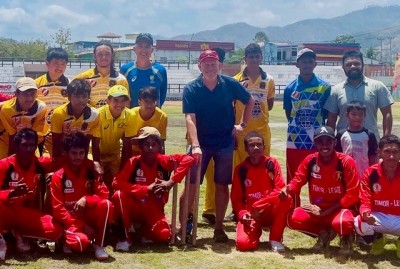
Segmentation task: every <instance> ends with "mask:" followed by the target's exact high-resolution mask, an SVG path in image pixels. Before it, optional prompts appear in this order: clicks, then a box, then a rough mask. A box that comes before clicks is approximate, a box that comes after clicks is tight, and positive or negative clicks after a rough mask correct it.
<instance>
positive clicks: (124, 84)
mask: <svg viewBox="0 0 400 269" xmlns="http://www.w3.org/2000/svg"><path fill="white" fill-rule="evenodd" d="M118 85H122V86H124V87H125V88H126V89H127V90H128V94H129V96H131V94H130V91H129V84H128V80H126V78H125V77H122V78H121V79H120V80H119V81H118Z"/></svg>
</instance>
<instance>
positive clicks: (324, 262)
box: [0, 102, 400, 269]
mask: <svg viewBox="0 0 400 269" xmlns="http://www.w3.org/2000/svg"><path fill="white" fill-rule="evenodd" d="M164 110H165V111H166V112H167V113H168V119H169V125H168V126H169V127H168V137H167V142H166V149H167V153H173V152H184V150H185V143H186V142H185V132H186V129H185V125H184V118H183V115H182V113H181V103H180V102H167V104H166V105H165V106H164ZM399 113H400V105H397V104H396V105H394V106H393V115H394V121H395V124H394V128H393V133H394V134H400V123H399V122H398V121H399V120H400V119H399V116H398V115H400V114H399ZM270 122H271V126H272V128H271V129H272V149H271V154H272V155H273V156H275V157H277V158H278V160H279V161H280V163H281V166H282V167H285V134H286V127H285V123H286V119H285V116H284V112H283V109H282V103H281V102H276V103H275V107H274V109H273V110H272V111H271V114H270ZM379 125H381V124H380V123H379ZM283 172H284V173H285V171H283ZM181 188H182V186H180V189H181ZM201 192H202V193H203V192H204V186H202V189H201ZM200 203H203V197H202V196H201V201H200ZM201 208H202V205H201ZM201 208H200V210H199V212H200V213H201ZM229 210H230V209H228V211H229ZM169 212H170V207H167V214H168V215H169ZM0 217H1V216H0ZM226 229H227V231H228V236H229V238H230V240H229V242H228V243H227V244H214V243H213V240H212V239H211V238H212V232H213V229H212V227H209V226H208V225H205V224H203V223H201V222H200V223H199V231H198V240H197V246H196V247H190V246H188V247H179V246H172V247H170V246H167V245H141V244H138V243H135V244H134V245H133V250H132V251H131V252H130V253H117V252H113V249H112V247H111V246H108V247H107V251H108V253H109V254H110V255H111V259H110V260H109V261H107V262H98V261H96V260H95V258H94V254H93V253H86V254H74V255H72V256H69V257H68V256H66V255H64V254H55V253H51V252H49V251H48V250H41V249H38V250H36V251H35V252H33V253H30V254H17V253H16V251H15V250H14V249H13V246H10V248H11V249H10V251H9V253H10V254H9V255H8V256H7V260H6V262H3V263H0V268H57V269H61V268H137V269H139V268H210V269H211V268H218V269H222V268H285V269H287V268H308V269H311V268H371V269H372V268H397V267H399V266H400V260H399V259H398V258H397V257H396V250H395V245H394V238H392V241H391V243H392V244H388V245H387V246H386V248H387V251H386V252H385V253H384V254H383V255H381V256H377V257H375V256H371V255H369V254H368V251H369V249H368V248H365V249H364V248H363V249H361V248H359V247H358V246H355V252H354V254H353V255H352V256H351V257H342V256H339V255H337V252H338V249H339V248H338V240H337V239H335V240H334V242H333V246H332V247H331V250H330V251H329V252H326V253H322V254H316V253H313V252H312V250H311V249H310V248H311V246H312V245H313V244H314V242H315V241H314V239H312V238H310V237H308V236H305V235H303V234H301V233H298V232H294V231H291V230H289V229H286V230H285V234H284V244H285V245H286V247H287V250H286V252H285V253H284V254H277V253H273V252H270V251H269V245H268V242H267V241H268V233H267V232H264V233H263V235H262V237H261V244H260V247H259V249H258V250H257V251H252V252H246V253H241V252H238V251H236V249H235V242H234V238H235V225H234V224H233V223H227V227H226Z"/></svg>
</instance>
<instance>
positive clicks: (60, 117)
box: [51, 102, 100, 137]
mask: <svg viewBox="0 0 400 269" xmlns="http://www.w3.org/2000/svg"><path fill="white" fill-rule="evenodd" d="M99 121H100V116H99V112H98V111H97V110H96V109H95V108H93V107H90V106H86V107H85V109H84V111H83V114H82V115H81V116H80V117H79V118H75V116H74V115H73V114H72V107H71V105H70V103H69V102H68V103H65V104H63V105H61V106H60V107H58V108H56V109H54V111H53V115H52V116H51V132H53V133H57V134H64V135H66V134H70V133H74V132H82V133H84V134H85V135H93V136H94V137H99V136H97V135H98V133H99V132H98V128H99Z"/></svg>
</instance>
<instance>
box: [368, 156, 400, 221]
mask: <svg viewBox="0 0 400 269" xmlns="http://www.w3.org/2000/svg"><path fill="white" fill-rule="evenodd" d="M374 174H375V175H374ZM373 178H374V179H373ZM399 190H400V165H398V166H397V170H396V174H395V176H394V178H393V179H389V178H388V177H387V176H386V174H385V172H384V171H383V168H382V163H377V164H374V165H372V166H371V167H369V168H367V169H366V170H365V172H364V174H363V178H362V180H361V184H360V202H361V205H360V215H362V214H363V213H364V212H372V211H374V212H382V213H385V214H391V215H396V216H400V191H399Z"/></svg>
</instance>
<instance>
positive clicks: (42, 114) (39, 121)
mask: <svg viewBox="0 0 400 269" xmlns="http://www.w3.org/2000/svg"><path fill="white" fill-rule="evenodd" d="M38 103H39V104H38V110H39V111H38V113H37V115H36V117H35V119H34V120H33V123H32V129H33V130H34V131H36V132H43V129H44V123H45V120H46V113H47V107H46V105H45V103H43V102H38Z"/></svg>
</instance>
